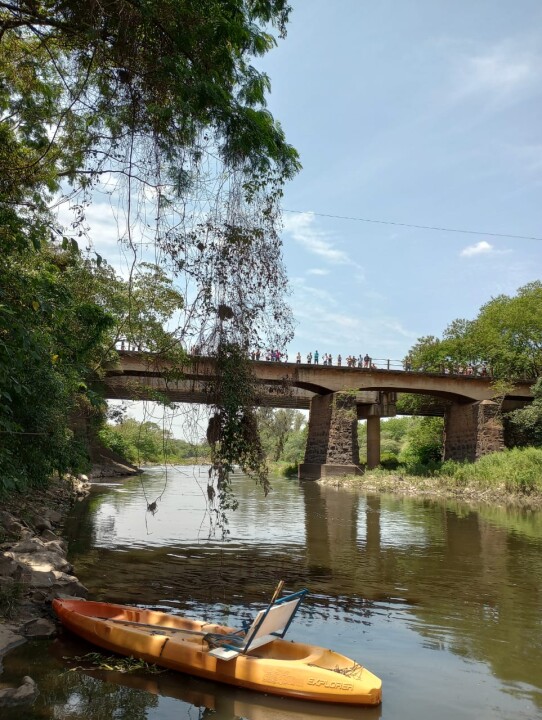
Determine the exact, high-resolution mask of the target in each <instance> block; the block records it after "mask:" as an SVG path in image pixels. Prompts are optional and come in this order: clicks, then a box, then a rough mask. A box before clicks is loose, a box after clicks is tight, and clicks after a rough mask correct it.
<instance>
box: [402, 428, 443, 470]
mask: <svg viewBox="0 0 542 720" xmlns="http://www.w3.org/2000/svg"><path fill="white" fill-rule="evenodd" d="M442 451H443V420H442V418H436V417H423V418H411V422H410V427H409V430H408V433H407V436H406V444H405V446H404V447H403V449H402V451H401V454H400V456H399V460H400V462H401V463H402V464H404V465H406V466H407V467H409V466H410V467H415V466H419V465H422V466H425V467H431V466H434V465H436V464H438V463H439V462H440V461H441V459H442Z"/></svg>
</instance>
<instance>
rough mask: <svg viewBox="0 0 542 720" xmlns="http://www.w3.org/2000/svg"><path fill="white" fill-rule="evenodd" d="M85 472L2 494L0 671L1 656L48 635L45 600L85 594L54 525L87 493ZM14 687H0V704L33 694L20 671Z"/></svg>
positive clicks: (52, 626) (32, 687) (51, 632)
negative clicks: (24, 643)
mask: <svg viewBox="0 0 542 720" xmlns="http://www.w3.org/2000/svg"><path fill="white" fill-rule="evenodd" d="M86 480H87V479H86V477H85V476H80V477H79V478H75V477H72V476H68V477H63V478H55V479H53V480H51V482H50V483H49V485H48V486H47V487H46V488H43V489H33V490H32V492H29V493H12V494H10V495H8V496H5V497H3V498H2V501H3V502H2V510H1V511H0V671H1V669H2V665H1V663H2V657H3V655H5V653H6V652H8V651H9V650H11V649H12V648H14V647H16V646H17V645H20V644H21V643H23V642H25V641H26V640H27V639H29V638H44V637H45V638H46V637H52V636H53V635H54V634H55V633H56V624H55V622H54V620H53V618H52V615H51V610H50V601H51V600H52V598H53V597H57V596H78V597H85V596H86V595H87V591H86V588H85V587H84V586H83V585H82V584H81V583H80V582H79V580H78V579H77V577H75V575H73V568H72V566H71V565H70V563H69V562H68V561H67V545H66V542H65V541H64V540H63V539H62V537H61V535H60V528H61V527H62V524H63V521H64V519H65V517H66V514H67V512H68V511H69V509H70V508H71V507H72V505H73V503H74V502H76V501H77V500H79V499H82V498H83V497H85V496H86V495H87V494H88V491H89V487H90V485H89V484H88V482H87V481H86ZM21 680H22V684H21V685H20V686H19V687H15V688H11V687H10V688H2V689H0V707H2V706H10V705H19V704H24V703H28V702H32V700H33V699H34V698H35V697H36V695H37V693H38V689H37V686H36V684H35V682H34V681H33V680H32V678H30V677H28V676H25V677H24V678H22V679H21Z"/></svg>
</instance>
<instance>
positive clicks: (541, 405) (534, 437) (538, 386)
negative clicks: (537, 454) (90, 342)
mask: <svg viewBox="0 0 542 720" xmlns="http://www.w3.org/2000/svg"><path fill="white" fill-rule="evenodd" d="M531 390H532V393H533V396H534V400H533V402H532V403H531V404H530V405H527V407H524V408H522V409H520V410H514V411H513V412H510V413H507V414H506V415H505V417H504V422H505V428H506V430H507V433H506V434H507V436H508V438H509V443H510V444H511V445H514V446H519V447H522V446H528V445H532V446H534V447H542V378H538V380H537V381H536V383H535V384H534V385H533V387H532V388H531Z"/></svg>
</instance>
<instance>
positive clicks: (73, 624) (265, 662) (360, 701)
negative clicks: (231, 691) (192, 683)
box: [53, 599, 382, 705]
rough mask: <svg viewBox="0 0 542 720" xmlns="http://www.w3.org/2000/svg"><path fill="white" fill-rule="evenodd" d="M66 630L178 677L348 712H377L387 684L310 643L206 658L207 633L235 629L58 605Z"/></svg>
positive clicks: (80, 604) (105, 606)
mask: <svg viewBox="0 0 542 720" xmlns="http://www.w3.org/2000/svg"><path fill="white" fill-rule="evenodd" d="M53 609H54V611H55V613H56V614H57V616H58V618H59V619H60V621H61V622H62V624H63V625H64V626H65V627H66V628H67V629H68V630H71V631H72V632H74V633H75V634H77V635H79V636H80V637H82V638H84V639H85V640H87V641H88V642H91V643H93V644H94V645H98V646H99V647H101V648H104V649H106V650H109V651H112V652H115V653H118V654H120V655H126V656H131V657H136V658H140V659H142V660H145V661H146V662H149V663H155V664H156V665H160V666H161V667H165V668H168V669H170V670H176V671H178V672H183V673H187V674H190V675H196V676H198V677H202V678H206V679H209V680H215V681H218V682H222V683H227V684H228V685H235V686H237V687H242V688H248V689H250V690H256V691H259V692H265V693H272V694H275V695H282V696H284V697H292V698H302V699H305V700H315V701H320V702H332V703H344V704H348V705H378V704H379V703H380V702H381V701H382V683H381V681H380V679H379V678H378V677H376V676H375V675H373V673H371V672H370V671H369V670H367V669H366V668H364V667H362V666H360V665H358V664H357V663H356V662H355V661H353V660H351V659H349V658H347V657H345V656H344V655H340V654H339V653H335V652H333V651H331V650H326V649H324V648H321V647H318V646H316V645H309V644H305V643H296V642H289V641H286V640H282V639H277V640H273V641H272V642H270V643H268V644H267V645H263V646H261V647H259V648H257V649H255V650H254V651H249V652H248V653H247V654H246V655H244V654H241V655H238V656H237V657H236V658H234V659H232V660H222V659H219V658H216V657H213V656H212V655H210V654H209V652H210V650H212V647H210V646H209V644H208V643H207V641H206V640H205V635H206V634H207V633H213V634H228V633H232V632H235V628H230V627H226V626H224V625H218V624H215V623H206V622H203V621H199V620H190V619H188V618H184V617H180V616H176V615H170V614H167V613H162V612H156V611H153V610H144V609H140V608H135V607H129V606H126V605H114V604H112V603H99V602H92V601H86V600H71V599H55V600H53Z"/></svg>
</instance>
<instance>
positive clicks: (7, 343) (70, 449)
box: [0, 245, 113, 489]
mask: <svg viewBox="0 0 542 720" xmlns="http://www.w3.org/2000/svg"><path fill="white" fill-rule="evenodd" d="M78 262H79V257H78V255H74V254H70V253H66V252H62V251H52V250H51V249H50V248H49V247H48V246H47V245H44V246H43V247H42V249H41V250H39V251H35V250H33V249H30V248H28V247H24V246H22V247H20V248H17V250H16V251H14V252H12V253H10V254H9V255H0V398H1V401H2V402H1V403H0V478H1V481H0V489H1V488H2V487H4V488H8V489H10V488H14V487H18V488H21V487H23V486H25V485H27V484H37V483H43V482H45V481H46V479H47V477H48V476H49V475H50V474H51V473H52V472H54V471H57V472H65V471H66V470H68V469H72V470H78V469H81V468H83V467H84V466H85V462H86V456H85V448H84V447H82V446H81V444H80V442H79V441H78V439H77V438H76V437H75V436H74V433H73V429H72V423H71V419H72V418H73V416H74V415H75V414H76V413H77V412H79V411H80V410H81V409H82V408H87V409H90V408H92V406H93V405H97V407H99V406H100V405H101V401H100V400H99V399H98V398H96V397H95V396H94V395H93V394H92V392H90V390H89V386H88V383H89V381H90V379H91V376H92V372H91V367H92V364H93V360H94V357H95V353H96V351H97V348H98V347H99V346H100V344H101V343H102V341H103V340H104V339H105V338H106V336H107V333H108V332H109V330H110V328H111V326H112V323H113V321H112V318H111V316H110V314H109V313H108V312H107V311H106V310H105V309H104V308H102V307H100V306H99V305H97V304H96V303H94V302H92V299H91V298H89V297H80V296H79V295H78V292H77V291H76V289H75V288H74V286H73V284H72V282H71V279H70V274H69V273H67V272H65V269H66V267H69V266H70V265H73V264H77V263H78Z"/></svg>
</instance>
